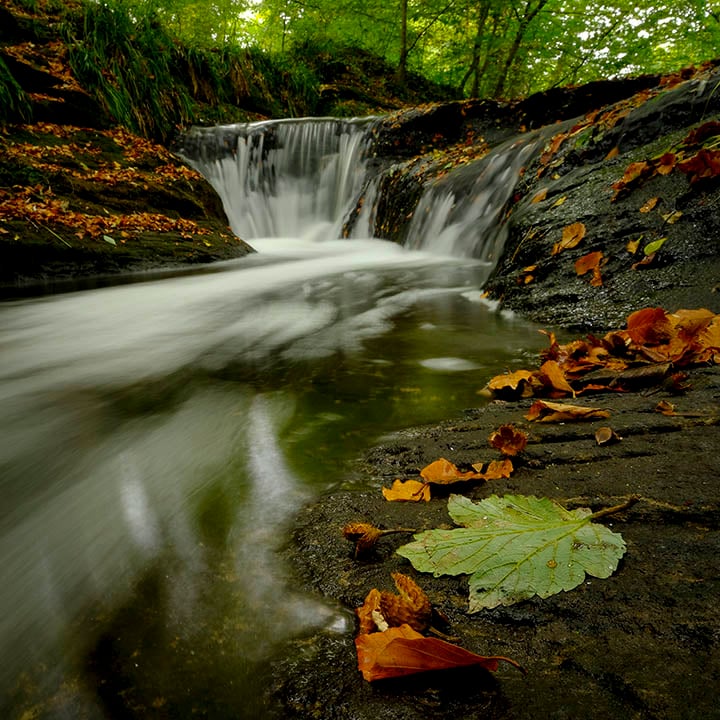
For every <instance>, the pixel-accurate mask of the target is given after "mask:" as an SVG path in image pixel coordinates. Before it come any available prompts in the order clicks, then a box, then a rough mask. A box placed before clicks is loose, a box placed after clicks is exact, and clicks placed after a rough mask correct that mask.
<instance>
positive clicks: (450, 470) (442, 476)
mask: <svg viewBox="0 0 720 720" xmlns="http://www.w3.org/2000/svg"><path fill="white" fill-rule="evenodd" d="M420 476H421V477H422V478H423V479H424V480H425V482H429V483H435V484H436V485H449V484H450V483H454V482H458V481H460V480H482V475H481V474H480V473H477V472H471V471H468V472H462V471H461V470H459V469H458V468H457V466H456V465H454V464H453V463H451V462H450V461H449V460H446V459H445V458H440V459H439V460H435V462H432V463H430V464H429V465H427V466H426V467H424V468H423V469H422V470H421V471H420Z"/></svg>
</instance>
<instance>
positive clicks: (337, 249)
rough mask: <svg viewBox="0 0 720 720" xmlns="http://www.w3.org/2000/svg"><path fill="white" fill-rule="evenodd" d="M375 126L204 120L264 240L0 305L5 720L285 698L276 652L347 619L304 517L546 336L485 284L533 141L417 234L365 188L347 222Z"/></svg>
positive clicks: (241, 227) (474, 397)
mask: <svg viewBox="0 0 720 720" xmlns="http://www.w3.org/2000/svg"><path fill="white" fill-rule="evenodd" d="M370 126H371V120H369V119H368V120H364V121H348V122H340V121H332V120H322V119H321V120H313V121H309V120H306V121H295V122H293V121H279V122H269V123H257V124H254V125H242V126H240V125H238V126H227V127H223V128H211V129H205V130H200V129H198V130H197V131H195V134H194V135H193V142H194V145H193V147H194V148H195V150H194V151H193V153H188V156H187V159H188V162H190V164H192V165H193V166H195V167H196V168H197V169H199V170H200V171H201V172H202V173H203V174H204V175H205V176H206V177H207V178H208V180H209V181H210V182H211V183H212V184H213V185H214V187H215V189H216V190H217V192H218V193H219V195H220V196H221V198H222V200H223V203H224V206H225V208H226V212H227V214H228V217H229V219H230V222H231V225H232V227H233V230H234V231H235V232H236V233H237V234H238V235H239V236H240V237H243V238H245V239H247V241H248V242H249V243H250V244H251V245H252V246H253V247H254V248H255V249H256V250H257V252H256V253H255V254H252V255H249V256H247V257H245V258H242V259H238V260H235V261H229V262H224V263H219V264H217V265H214V266H212V268H201V269H198V270H196V271H192V272H187V273H182V274H178V275H175V276H168V277H165V278H159V279H158V278H156V277H147V278H143V277H138V278H134V279H135V280H136V282H133V283H131V284H121V285H114V286H107V287H102V288H98V289H92V290H83V291H79V292H69V293H64V294H58V295H50V296H45V297H36V298H29V299H24V300H13V301H8V302H5V303H2V304H0V348H1V352H2V364H1V365H0V400H1V401H2V407H3V413H2V415H1V416H0V437H1V438H2V441H0V488H1V491H2V498H3V500H2V504H1V505H0V587H1V588H2V593H0V648H2V663H1V664H0V688H1V689H2V693H1V694H0V716H1V717H3V718H9V719H10V718H18V719H22V720H30V718H93V719H94V718H134V717H138V718H139V717H143V718H144V717H174V718H189V717H212V718H228V717H234V718H263V717H271V716H272V708H268V707H266V706H265V704H264V703H265V701H264V699H263V692H262V690H263V688H262V687H260V686H259V683H258V681H257V678H258V673H260V672H261V670H262V668H263V667H264V665H265V664H266V663H268V662H269V661H270V660H271V659H272V657H273V652H274V651H275V648H277V647H278V646H279V645H280V644H281V643H282V641H284V640H286V639H287V638H289V637H292V636H296V635H301V634H303V633H307V632H309V631H312V630H314V629H324V630H325V631H327V632H337V633H346V632H352V631H353V617H352V613H351V612H350V611H349V610H348V609H346V608H338V607H334V606H329V605H327V604H325V603H324V602H323V601H322V600H320V599H318V598H315V597H306V596H303V595H300V594H298V593H296V592H295V591H294V590H293V588H292V579H291V568H287V567H284V566H283V565H282V563H281V562H280V561H279V560H278V557H277V552H276V551H277V549H278V548H280V547H281V546H282V545H283V544H284V543H287V542H288V541H289V537H290V532H291V529H292V521H293V515H294V513H296V512H297V510H298V509H299V508H300V507H301V506H302V505H303V504H304V503H307V502H309V501H311V500H312V499H313V498H314V497H318V496H319V495H320V494H322V493H325V492H327V491H329V490H330V489H334V488H337V487H338V486H347V487H364V485H363V483H364V480H363V478H359V477H357V476H355V475H354V474H353V473H352V471H351V469H350V467H351V464H352V460H353V459H354V458H356V457H357V456H358V455H359V454H360V453H362V452H363V451H365V450H367V449H368V448H369V447H371V446H372V445H373V443H376V442H377V441H378V440H379V439H380V438H382V436H383V435H385V434H387V433H390V432H392V431H395V430H398V429H401V428H404V427H408V426H413V425H419V424H425V423H433V422H437V421H440V420H443V419H447V418H450V417H453V416H456V415H458V414H459V413H461V412H462V410H463V409H465V408H470V407H476V406H477V405H478V404H480V403H482V402H484V400H483V399H482V398H481V397H480V396H479V395H478V394H477V393H478V390H480V388H482V386H483V385H484V384H485V382H486V381H487V380H488V379H489V378H490V377H491V376H492V375H494V374H496V373H498V372H501V371H503V370H505V369H507V368H512V367H518V366H522V365H527V364H528V363H530V362H532V361H533V359H534V357H535V355H536V352H537V350H538V349H539V348H540V347H541V346H543V345H544V344H545V342H544V339H543V337H542V336H541V335H540V334H539V333H538V332H537V328H536V327H535V326H533V325H531V324H529V323H527V322H525V321H523V320H522V319H520V318H517V317H514V316H512V315H511V314H508V313H505V312H502V311H499V310H498V309H497V307H495V306H494V305H493V304H492V303H490V302H488V301H486V300H484V299H483V298H482V294H481V288H482V285H483V283H484V282H485V281H486V279H487V277H488V275H489V272H490V271H491V270H492V267H493V264H494V262H495V261H496V259H497V254H498V252H499V250H500V249H501V246H502V234H501V233H500V232H499V231H498V228H499V223H498V218H499V217H500V214H501V211H502V208H503V206H504V204H505V202H506V201H507V198H508V197H509V196H510V194H511V192H512V189H513V186H514V178H515V177H516V176H517V172H518V170H519V167H520V166H521V165H522V163H523V162H524V157H525V156H523V155H522V152H525V151H526V150H527V149H526V148H525V149H523V148H521V149H520V150H519V151H518V150H517V149H516V150H512V151H507V152H505V154H502V153H496V155H495V156H494V157H491V158H490V159H489V161H488V163H486V165H485V166H483V168H484V169H483V168H480V169H479V171H478V177H477V181H476V187H475V190H474V191H473V193H472V195H471V196H470V197H468V198H463V199H461V198H459V197H455V196H454V195H453V194H452V189H451V186H448V185H446V186H445V187H444V188H443V189H438V188H434V189H432V192H431V193H429V194H428V195H427V196H426V197H425V198H423V200H422V201H421V202H422V203H423V205H422V218H418V223H417V225H416V224H413V226H412V228H411V231H410V240H409V241H408V243H406V246H405V247H403V246H400V245H397V244H394V243H390V242H387V241H386V240H383V239H382V238H378V237H373V235H374V230H373V217H372V209H373V205H372V202H370V201H368V202H366V203H365V205H364V206H363V212H362V213H361V216H360V217H359V218H358V221H357V222H356V223H355V225H354V226H353V230H352V233H350V237H347V238H342V239H340V238H341V235H342V227H343V223H344V219H345V217H346V216H347V214H348V212H349V211H350V209H351V208H352V207H354V206H355V203H356V200H357V198H358V196H359V195H360V194H364V195H365V197H366V198H370V197H372V193H373V188H374V185H373V182H374V179H373V178H372V177H369V176H368V173H367V163H366V160H367V158H368V157H369V155H370V153H371V142H370V134H369V132H368V129H369V127H370ZM420 220H422V221H420ZM334 531H335V529H334V528H329V529H328V532H334Z"/></svg>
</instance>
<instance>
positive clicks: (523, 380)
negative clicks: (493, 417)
mask: <svg viewBox="0 0 720 720" xmlns="http://www.w3.org/2000/svg"><path fill="white" fill-rule="evenodd" d="M532 378H533V373H531V372H530V371H529V370H516V371H515V372H512V373H505V374H503V375H496V376H495V377H494V378H492V379H491V380H490V382H489V383H488V384H487V388H488V390H490V391H491V392H492V393H493V395H495V396H497V397H499V398H503V399H507V400H512V399H517V398H520V397H530V395H532V389H531V387H530V383H531V381H532Z"/></svg>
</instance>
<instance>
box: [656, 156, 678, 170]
mask: <svg viewBox="0 0 720 720" xmlns="http://www.w3.org/2000/svg"><path fill="white" fill-rule="evenodd" d="M676 160H677V158H676V156H675V153H670V152H669V153H665V154H664V155H663V156H661V157H660V158H659V159H658V165H657V168H656V169H655V172H657V174H658V175H669V174H670V173H671V172H672V171H673V170H674V169H675V163H676Z"/></svg>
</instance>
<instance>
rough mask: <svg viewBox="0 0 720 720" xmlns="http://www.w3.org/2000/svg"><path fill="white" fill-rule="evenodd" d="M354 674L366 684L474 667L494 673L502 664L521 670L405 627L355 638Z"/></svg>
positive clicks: (512, 661) (507, 661)
mask: <svg viewBox="0 0 720 720" xmlns="http://www.w3.org/2000/svg"><path fill="white" fill-rule="evenodd" d="M355 647H356V649H357V657H358V670H360V672H361V673H362V674H363V677H364V678H365V680H367V681H368V682H373V681H375V680H384V679H387V678H397V677H405V676H407V675H414V674H416V673H422V672H429V671H433V670H450V669H453V668H461V667H472V666H478V667H482V668H485V669H486V670H490V671H491V672H494V671H495V670H497V668H498V665H499V663H500V662H506V663H509V664H510V665H512V666H513V667H516V668H518V669H519V670H521V671H522V672H524V670H523V669H522V667H521V666H520V665H519V664H518V663H517V662H515V661H514V660H511V659H510V658H506V657H502V656H491V657H483V656H482V655H476V654H475V653H473V652H470V651H469V650H465V649H464V648H461V647H459V646H458V645H453V644H452V643H448V642H445V641H444V640H440V639H439V638H426V637H423V636H422V635H421V634H420V633H418V632H415V631H414V630H413V629H412V628H411V627H410V626H409V625H403V626H401V627H398V628H390V629H388V630H386V631H385V632H382V633H373V634H371V635H358V637H356V638H355Z"/></svg>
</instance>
